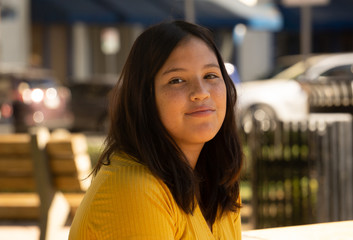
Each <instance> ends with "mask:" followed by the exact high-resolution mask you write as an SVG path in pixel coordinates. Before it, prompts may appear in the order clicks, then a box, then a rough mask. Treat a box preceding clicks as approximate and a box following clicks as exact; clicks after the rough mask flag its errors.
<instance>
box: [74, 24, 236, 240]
mask: <svg viewBox="0 0 353 240" xmlns="http://www.w3.org/2000/svg"><path fill="white" fill-rule="evenodd" d="M235 101H236V91H235V88H234V85H233V83H232V80H231V79H230V78H229V76H228V74H227V72H226V70H225V67H224V63H223V61H222V58H221V56H220V53H219V52H218V50H217V48H216V46H215V44H214V42H213V40H212V37H211V34H210V32H209V31H208V30H207V29H205V28H203V27H201V26H198V25H194V24H190V23H187V22H183V21H174V22H170V23H162V24H159V25H156V26H153V27H151V28H149V29H147V30H146V31H145V32H144V33H142V34H141V35H140V37H138V39H137V40H136V41H135V43H134V45H133V47H132V50H131V52H130V55H129V57H128V59H127V62H126V64H125V67H124V69H123V72H122V75H121V78H120V79H119V82H118V83H117V85H116V86H115V88H114V89H113V90H112V92H111V102H110V120H111V128H110V131H109V134H108V136H107V138H106V145H105V149H104V151H103V153H102V156H101V158H100V160H99V162H98V165H97V166H96V168H95V171H94V174H95V178H94V180H93V182H92V185H91V187H90V189H89V190H88V191H87V193H86V196H85V198H84V200H83V201H82V203H81V206H80V207H79V209H78V211H77V213H76V216H75V218H74V221H73V224H72V226H71V230H70V236H69V239H71V240H77V239H134V240H138V239H141V240H142V239H143V240H147V239H154V240H155V239H160V240H169V239H170V240H172V239H201V240H207V239H227V240H231V239H241V233H240V231H241V229H240V197H239V172H240V169H241V166H242V157H243V156H242V150H241V146H240V143H239V139H238V137H237V134H236V125H235V122H236V120H235V113H234V105H235Z"/></svg>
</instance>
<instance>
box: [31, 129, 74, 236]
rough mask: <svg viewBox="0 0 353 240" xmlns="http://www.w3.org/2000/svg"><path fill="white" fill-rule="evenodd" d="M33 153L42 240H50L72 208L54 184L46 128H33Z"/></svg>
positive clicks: (48, 134) (48, 135)
mask: <svg viewBox="0 0 353 240" xmlns="http://www.w3.org/2000/svg"><path fill="white" fill-rule="evenodd" d="M30 135H31V151H32V159H33V166H34V177H35V182H36V188H37V192H38V194H39V198H40V209H39V210H40V219H39V228H40V240H50V239H52V238H53V236H55V235H56V233H57V232H56V231H57V229H58V228H59V227H62V226H63V225H64V224H65V221H66V219H67V216H68V214H69V211H70V207H69V204H68V202H67V201H66V199H65V197H64V196H63V194H62V193H61V192H58V191H57V190H56V189H55V187H54V184H53V178H52V174H51V170H50V166H49V162H48V158H47V156H46V145H47V142H48V141H49V138H50V133H49V130H48V129H46V128H32V129H30Z"/></svg>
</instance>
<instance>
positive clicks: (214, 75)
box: [205, 73, 219, 79]
mask: <svg viewBox="0 0 353 240" xmlns="http://www.w3.org/2000/svg"><path fill="white" fill-rule="evenodd" d="M215 78H219V76H218V75H217V74H214V73H210V74H206V75H205V79H215Z"/></svg>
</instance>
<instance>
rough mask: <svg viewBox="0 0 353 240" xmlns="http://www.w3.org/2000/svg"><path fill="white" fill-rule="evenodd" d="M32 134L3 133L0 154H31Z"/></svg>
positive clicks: (0, 139) (0, 138)
mask: <svg viewBox="0 0 353 240" xmlns="http://www.w3.org/2000/svg"><path fill="white" fill-rule="evenodd" d="M29 142H30V136H29V135H28V134H2V135H1V136H0V154H30V153H31V148H30V144H29Z"/></svg>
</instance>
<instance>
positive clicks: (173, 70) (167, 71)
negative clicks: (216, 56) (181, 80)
mask: <svg viewBox="0 0 353 240" xmlns="http://www.w3.org/2000/svg"><path fill="white" fill-rule="evenodd" d="M214 67H215V68H220V67H219V65H218V64H216V63H208V64H205V66H204V67H203V68H204V69H205V68H214ZM186 71H187V69H185V68H179V67H175V68H170V69H167V70H166V71H164V72H163V73H162V75H166V74H168V73H172V72H186Z"/></svg>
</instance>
